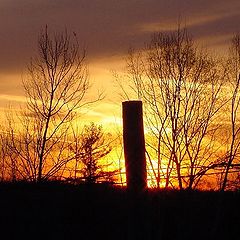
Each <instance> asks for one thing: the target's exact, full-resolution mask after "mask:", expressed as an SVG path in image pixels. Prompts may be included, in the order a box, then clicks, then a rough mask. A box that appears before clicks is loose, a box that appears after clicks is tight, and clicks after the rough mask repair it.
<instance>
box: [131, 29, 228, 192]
mask: <svg viewBox="0 0 240 240" xmlns="http://www.w3.org/2000/svg"><path fill="white" fill-rule="evenodd" d="M127 64H128V65H127V67H128V73H129V78H130V79H131V81H130V82H131V83H132V85H131V86H130V87H131V89H134V90H135V92H136V95H137V97H138V98H140V99H142V100H143V102H144V107H145V119H146V125H147V129H148V133H147V139H148V140H147V151H148V156H149V159H150V161H149V163H150V168H151V170H152V172H153V175H154V176H155V179H156V182H157V187H160V183H161V182H162V183H163V181H165V187H169V186H171V185H172V186H173V187H174V186H176V184H177V185H178V187H179V188H180V189H182V188H184V187H188V188H193V187H196V185H197V183H198V182H199V180H200V178H201V176H202V173H205V172H206V171H205V170H206V169H211V168H206V167H207V166H212V167H213V166H215V165H214V164H213V163H214V161H215V160H214V150H213V149H215V147H214V146H213V145H214V144H215V141H214V138H215V131H216V130H217V129H218V125H217V121H215V119H216V117H217V114H218V112H219V110H220V109H221V107H222V105H223V104H224V103H223V102H222V101H221V99H220V93H221V89H222V84H223V81H222V80H223V77H224V75H225V70H223V71H222V72H221V71H220V70H219V69H220V68H219V63H218V62H217V61H215V60H214V59H213V58H211V57H210V56H209V55H208V54H207V53H204V52H203V51H200V50H199V49H198V48H197V47H195V45H194V42H193V40H192V38H191V37H190V36H189V33H188V32H187V30H186V29H182V28H180V27H179V28H178V30H177V31H175V32H172V33H156V34H154V35H153V36H152V39H151V41H150V43H149V44H147V46H146V48H145V49H144V50H143V51H141V52H138V53H135V52H134V51H130V54H129V58H128V61H127ZM215 164H216V163H215ZM204 171H205V172H204Z"/></svg>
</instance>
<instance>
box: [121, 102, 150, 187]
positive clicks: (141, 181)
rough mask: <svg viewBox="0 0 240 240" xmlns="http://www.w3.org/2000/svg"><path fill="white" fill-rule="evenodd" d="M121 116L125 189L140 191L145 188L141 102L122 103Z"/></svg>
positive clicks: (145, 174) (145, 175) (145, 173)
mask: <svg viewBox="0 0 240 240" xmlns="http://www.w3.org/2000/svg"><path fill="white" fill-rule="evenodd" d="M122 115H123V144H124V157H125V166H126V177H127V188H128V189H129V190H132V191H142V190H144V189H145V188H146V187H147V172H146V157H145V140H144V128H143V113H142V102H141V101H126V102H123V103H122Z"/></svg>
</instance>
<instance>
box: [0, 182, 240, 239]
mask: <svg viewBox="0 0 240 240" xmlns="http://www.w3.org/2000/svg"><path fill="white" fill-rule="evenodd" d="M0 194H1V198H0V211H1V235H2V236H6V237H7V238H8V239H19V238H22V239H26V238H35V237H36V238H38V239H40V238H41V239H122V240H127V239H163V240H165V239H169V240H171V239H174V240H175V239H178V240H180V239H237V238H238V237H239V234H240V230H239V223H240V215H239V210H240V209H239V208H240V207H239V201H240V194H239V192H224V193H223V192H210V191H208V192H204V191H186V190H185V191H173V190H171V191H170V190H169V191H168V190H154V189H148V190H146V191H145V192H142V193H141V194H137V195H136V194H133V193H131V192H129V191H127V190H126V189H125V188H118V187H113V186H111V185H108V184H80V185H71V184H66V183H60V182H49V181H48V182H46V183H26V182H18V183H14V184H13V183H1V184H0Z"/></svg>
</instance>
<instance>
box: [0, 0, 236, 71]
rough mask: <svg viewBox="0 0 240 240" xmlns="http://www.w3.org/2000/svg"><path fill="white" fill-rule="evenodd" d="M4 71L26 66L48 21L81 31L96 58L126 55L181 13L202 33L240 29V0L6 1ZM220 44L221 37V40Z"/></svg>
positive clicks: (1, 24)
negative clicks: (39, 34)
mask: <svg viewBox="0 0 240 240" xmlns="http://www.w3.org/2000/svg"><path fill="white" fill-rule="evenodd" d="M0 12H1V15H0V29H1V34H0V71H1V72H8V71H11V72H13V71H19V70H21V71H22V70H23V69H24V67H25V66H26V64H27V62H28V61H29V58H30V57H31V56H32V55H33V54H34V51H35V49H36V40H37V35H38V33H39V31H40V29H41V28H43V27H44V25H46V24H48V25H49V28H50V29H51V30H55V31H59V30H63V29H64V28H68V30H69V31H75V32H76V33H77V35H78V38H79V40H80V42H82V43H83V45H85V46H86V47H87V49H88V53H89V56H90V58H100V57H102V56H105V57H106V56H114V55H118V54H119V55H120V54H123V53H124V52H126V51H127V49H128V47H129V46H130V45H136V46H139V45H141V44H142V43H143V42H144V41H146V39H148V38H149V35H150V34H151V32H153V31H155V30H167V29H172V28H173V27H174V26H176V24H177V22H178V19H179V17H180V18H181V19H182V21H186V23H187V25H189V29H190V31H191V32H192V33H193V35H196V37H198V38H201V37H206V36H216V37H218V36H225V35H226V36H227V35H229V34H231V33H233V32H236V31H238V30H239V29H238V28H239V26H238V23H239V21H240V14H239V12H240V1H239V0H228V1H226V0H211V1H209V0H199V1H192V0H181V1H180V0H164V1H163V0H162V1H161V0H34V1H33V0H22V1H18V0H0ZM216 42H219V41H217V39H216Z"/></svg>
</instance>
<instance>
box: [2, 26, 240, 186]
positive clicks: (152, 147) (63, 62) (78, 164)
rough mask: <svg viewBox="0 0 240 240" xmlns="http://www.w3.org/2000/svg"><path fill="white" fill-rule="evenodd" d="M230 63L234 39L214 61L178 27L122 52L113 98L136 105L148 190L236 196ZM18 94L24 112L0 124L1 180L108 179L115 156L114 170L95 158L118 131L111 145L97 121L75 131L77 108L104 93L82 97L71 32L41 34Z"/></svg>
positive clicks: (235, 87)
mask: <svg viewBox="0 0 240 240" xmlns="http://www.w3.org/2000/svg"><path fill="white" fill-rule="evenodd" d="M239 62H240V36H239V35H235V36H234V37H233V38H232V42H231V44H230V50H229V54H228V56H223V57H221V58H217V57H215V56H212V55H210V54H209V53H208V52H207V51H204V50H203V49H200V48H199V46H197V45H196V44H195V42H194V40H193V38H192V37H191V35H190V34H189V32H188V30H187V29H186V28H182V27H181V26H179V27H178V28H177V30H176V31H172V32H160V33H155V34H153V35H152V37H151V39H150V41H149V42H148V43H147V44H145V47H144V48H143V49H139V50H137V51H134V50H133V49H131V50H130V51H129V55H128V58H127V60H126V73H125V74H124V79H121V75H119V74H115V78H116V80H117V82H118V89H120V90H121V94H122V95H123V100H124V99H128V100H129V99H132V98H134V99H139V100H141V101H142V102H143V110H144V120H145V121H144V124H145V127H146V129H147V131H146V134H145V139H146V156H147V170H148V179H149V181H148V185H151V186H153V187H156V188H166V189H168V188H173V189H180V190H183V189H189V190H191V189H206V188H208V189H215V190H221V191H225V190H237V189H239V184H240V180H239V179H240V178H239V169H240V163H239V151H240V135H239V134H240V127H239V120H240V119H239V111H240V110H239V99H240V95H239V86H240V67H239V66H240V64H239ZM23 88H24V91H25V96H26V106H24V108H21V110H18V111H17V112H14V111H13V110H12V109H9V111H8V112H7V114H6V118H5V122H4V123H3V124H2V126H1V129H2V130H1V132H0V178H1V181H21V180H24V181H29V182H42V181H46V180H57V179H58V180H63V179H66V180H67V181H72V182H75V183H77V182H81V181H85V182H91V183H94V182H100V181H101V182H103V181H109V182H114V181H116V176H117V175H116V174H117V173H122V168H123V164H122V163H121V156H122V153H119V154H118V156H119V159H114V160H115V161H116V162H118V166H116V165H117V164H115V168H114V169H112V168H110V165H111V163H112V162H113V161H110V162H108V163H104V161H102V159H103V158H105V157H106V156H107V155H108V154H109V153H110V152H111V150H112V148H113V146H114V145H118V146H119V145H121V144H122V134H121V133H120V134H119V136H118V138H117V140H116V141H115V142H114V141H113V140H114V137H111V136H110V135H109V134H104V132H103V129H102V127H101V126H99V125H97V124H94V123H90V124H87V125H85V126H84V127H83V128H80V127H79V126H78V125H80V123H82V122H81V120H82V119H81V111H83V110H84V109H86V108H88V107H89V106H91V105H92V104H94V103H96V102H98V101H100V100H102V99H103V97H104V96H103V93H101V92H100V93H99V94H95V95H94V96H93V97H92V98H89V96H88V93H89V91H90V89H91V83H90V80H89V72H88V67H87V64H86V51H85V50H81V49H80V47H79V42H78V39H77V36H76V34H71V33H69V32H68V31H64V32H63V33H51V32H49V29H48V26H46V27H45V29H44V30H43V31H42V32H41V33H40V34H39V38H38V42H37V54H36V56H35V57H33V58H32V60H31V61H30V63H29V65H28V77H27V78H25V79H24V80H23ZM87 96H88V97H87ZM120 149H121V150H122V148H120ZM109 169H111V170H109ZM120 177H121V175H120ZM120 180H121V183H122V182H123V181H125V180H123V179H122V178H121V179H120Z"/></svg>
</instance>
